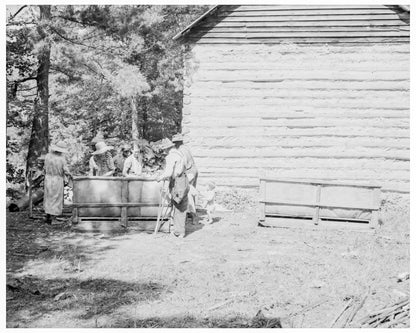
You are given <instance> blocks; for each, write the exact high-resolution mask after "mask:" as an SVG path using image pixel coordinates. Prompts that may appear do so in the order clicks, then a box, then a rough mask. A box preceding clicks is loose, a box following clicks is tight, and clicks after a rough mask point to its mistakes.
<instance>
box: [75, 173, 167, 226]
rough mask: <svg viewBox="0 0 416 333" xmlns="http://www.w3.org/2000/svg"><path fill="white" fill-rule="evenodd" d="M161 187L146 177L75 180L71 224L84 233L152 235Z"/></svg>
mask: <svg viewBox="0 0 416 333" xmlns="http://www.w3.org/2000/svg"><path fill="white" fill-rule="evenodd" d="M162 186H163V183H158V182H157V181H156V180H155V178H149V177H86V176H83V177H74V179H73V198H72V200H73V204H72V219H73V224H74V226H75V228H76V229H78V230H86V231H107V230H116V229H121V228H127V227H133V228H134V229H139V230H148V231H153V230H154V228H155V225H156V219H157V216H158V210H159V205H160V201H161V195H160V193H161V187H162ZM167 224H168V223H165V225H167ZM164 227H165V228H164V229H166V227H168V226H164ZM164 229H162V231H163V230H164Z"/></svg>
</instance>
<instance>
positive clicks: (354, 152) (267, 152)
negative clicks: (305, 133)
mask: <svg viewBox="0 0 416 333" xmlns="http://www.w3.org/2000/svg"><path fill="white" fill-rule="evenodd" d="M192 153H193V156H195V157H235V158H243V157H253V158H267V157H294V156H297V157H321V158H390V159H396V160H402V161H409V160H410V154H409V151H406V150H402V149H390V150H388V151H386V150H385V149H380V148H362V147H359V148H354V147H344V148H342V149H340V148H332V147H331V148H280V147H276V148H269V147H264V148H257V149H248V148H234V149H229V148H217V149H202V148H196V147H195V148H194V149H193V151H192Z"/></svg>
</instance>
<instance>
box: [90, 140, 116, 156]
mask: <svg viewBox="0 0 416 333" xmlns="http://www.w3.org/2000/svg"><path fill="white" fill-rule="evenodd" d="M113 148H114V147H113V146H107V144H106V143H105V142H104V141H101V142H97V143H96V144H95V152H93V153H92V154H93V155H100V154H104V153H105V152H106V151H109V150H111V149H113Z"/></svg>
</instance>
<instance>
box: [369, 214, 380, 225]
mask: <svg viewBox="0 0 416 333" xmlns="http://www.w3.org/2000/svg"><path fill="white" fill-rule="evenodd" d="M378 218H379V211H378V210H373V211H372V212H371V220H370V228H371V229H375V228H376V227H377V226H378Z"/></svg>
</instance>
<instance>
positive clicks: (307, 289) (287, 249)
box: [7, 208, 409, 328]
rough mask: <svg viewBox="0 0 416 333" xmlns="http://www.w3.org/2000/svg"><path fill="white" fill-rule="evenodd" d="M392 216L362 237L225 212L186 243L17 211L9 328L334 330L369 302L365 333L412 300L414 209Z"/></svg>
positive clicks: (11, 224)
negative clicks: (384, 311) (379, 314)
mask: <svg viewBox="0 0 416 333" xmlns="http://www.w3.org/2000/svg"><path fill="white" fill-rule="evenodd" d="M384 217H385V219H386V220H387V221H386V222H385V224H384V225H383V226H382V227H381V228H378V229H375V230H372V231H352V230H349V229H342V230H333V229H330V230H328V229H313V228H296V227H295V228H264V227H259V226H258V225H257V214H256V212H254V211H248V212H239V213H234V212H229V213H217V215H216V222H215V223H213V224H211V225H200V226H196V227H195V226H188V229H187V231H188V235H187V237H185V238H184V239H177V238H174V237H173V236H170V235H168V234H158V235H156V236H154V235H152V234H150V233H146V232H140V233H138V232H128V233H123V234H91V233H80V232H75V231H73V230H72V229H71V227H70V226H69V225H63V226H62V225H61V226H50V225H46V224H44V223H42V222H40V221H37V220H31V219H29V218H28V216H27V214H26V213H8V215H7V327H68V328H74V327H76V328H80V327H278V326H279V325H280V324H281V326H283V327H284V328H286V327H308V328H312V327H331V325H332V323H333V322H334V320H335V319H336V317H337V316H338V314H339V313H340V312H341V311H342V309H343V308H344V307H345V305H346V304H347V302H349V301H350V300H351V299H357V300H360V299H362V297H363V295H367V296H368V297H367V298H366V300H365V302H364V304H363V306H362V308H361V309H360V310H359V312H358V313H357V315H356V317H355V319H354V320H353V321H352V323H351V324H350V326H351V327H359V326H360V324H359V319H360V318H362V317H364V316H365V315H367V314H368V313H369V312H371V311H374V310H377V309H380V308H383V307H386V306H387V305H389V304H392V303H394V302H395V301H397V300H399V299H401V298H403V297H404V296H406V295H408V293H409V281H408V280H407V281H403V282H398V280H397V275H398V274H400V273H403V272H409V231H408V224H409V223H408V212H406V211H403V210H402V209H390V208H389V209H387V212H385V214H384ZM260 310H261V311H260ZM259 311H260V312H259ZM256 315H257V316H256ZM339 325H341V324H340V322H337V323H335V324H334V326H335V327H337V326H339Z"/></svg>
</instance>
